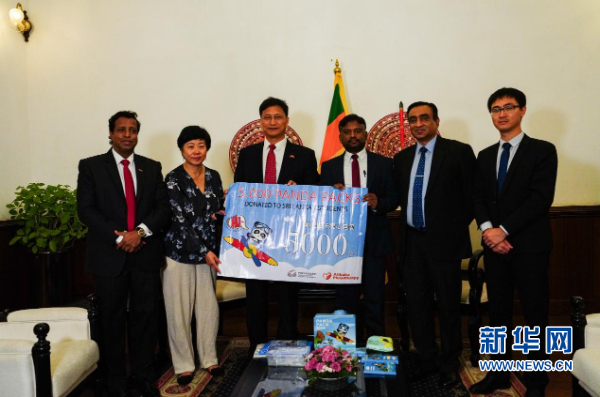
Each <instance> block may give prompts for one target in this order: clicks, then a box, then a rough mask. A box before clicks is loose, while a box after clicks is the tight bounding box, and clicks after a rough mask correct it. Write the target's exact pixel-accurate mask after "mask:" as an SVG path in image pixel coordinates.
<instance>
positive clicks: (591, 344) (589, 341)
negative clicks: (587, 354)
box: [585, 313, 600, 349]
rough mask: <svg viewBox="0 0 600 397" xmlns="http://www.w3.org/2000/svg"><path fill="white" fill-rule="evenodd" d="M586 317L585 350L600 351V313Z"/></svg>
mask: <svg viewBox="0 0 600 397" xmlns="http://www.w3.org/2000/svg"><path fill="white" fill-rule="evenodd" d="M585 317H586V320H587V326H586V327H585V348H586V349H600V313H594V314H588V315H587V316H585Z"/></svg>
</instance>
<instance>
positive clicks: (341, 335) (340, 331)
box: [325, 323, 354, 343]
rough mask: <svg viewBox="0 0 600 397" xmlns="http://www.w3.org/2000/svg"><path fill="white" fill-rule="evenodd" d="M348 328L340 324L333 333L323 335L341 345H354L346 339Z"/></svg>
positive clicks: (350, 340)
mask: <svg viewBox="0 0 600 397" xmlns="http://www.w3.org/2000/svg"><path fill="white" fill-rule="evenodd" d="M349 329H350V327H349V326H348V325H347V324H344V323H340V324H339V325H338V328H337V329H336V330H335V331H333V332H325V334H326V335H327V336H329V337H331V338H335V339H337V340H338V341H340V342H342V343H354V341H353V340H352V339H349V338H347V337H346V333H347V332H348V330H349Z"/></svg>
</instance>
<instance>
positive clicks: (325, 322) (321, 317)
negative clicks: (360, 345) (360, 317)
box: [314, 313, 356, 352]
mask: <svg viewBox="0 0 600 397" xmlns="http://www.w3.org/2000/svg"><path fill="white" fill-rule="evenodd" d="M314 331H315V334H314V342H315V349H318V348H319V347H323V346H333V347H335V348H338V347H340V348H342V349H343V350H347V351H348V352H353V351H354V350H355V349H356V317H355V316H354V314H346V313H343V314H337V313H333V314H324V313H319V314H317V315H316V316H315V318H314Z"/></svg>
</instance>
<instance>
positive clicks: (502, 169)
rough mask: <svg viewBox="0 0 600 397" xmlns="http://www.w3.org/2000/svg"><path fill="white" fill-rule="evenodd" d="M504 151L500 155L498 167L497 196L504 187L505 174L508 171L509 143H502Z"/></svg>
mask: <svg viewBox="0 0 600 397" xmlns="http://www.w3.org/2000/svg"><path fill="white" fill-rule="evenodd" d="M502 147H503V148H504V151H503V152H502V155H500V166H499V167H498V194H500V192H501V191H502V187H503V186H504V180H505V179H506V172H507V171H508V159H509V158H510V148H511V147H512V146H511V145H510V143H508V142H504V144H503V145H502Z"/></svg>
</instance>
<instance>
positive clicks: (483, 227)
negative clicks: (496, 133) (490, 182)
mask: <svg viewBox="0 0 600 397" xmlns="http://www.w3.org/2000/svg"><path fill="white" fill-rule="evenodd" d="M524 136H525V132H523V131H521V133H520V134H519V135H517V136H516V137H514V138H513V139H511V140H510V141H508V143H510V146H511V148H510V152H509V154H508V165H507V167H506V173H508V170H509V169H510V163H512V161H513V159H514V158H515V154H516V153H517V149H519V145H520V144H521V141H523V137H524ZM504 143H505V141H503V140H502V139H500V142H499V143H498V157H497V158H496V180H497V178H498V170H499V169H500V158H501V157H502V152H504V148H503V147H502V145H504ZM493 227H494V225H492V222H491V221H485V222H483V223H482V224H481V225H480V226H479V229H480V230H481V231H482V232H484V231H486V230H487V229H490V228H493ZM500 228H501V229H502V230H504V233H506V234H507V235H508V231H507V230H506V229H505V228H504V226H502V225H500Z"/></svg>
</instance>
